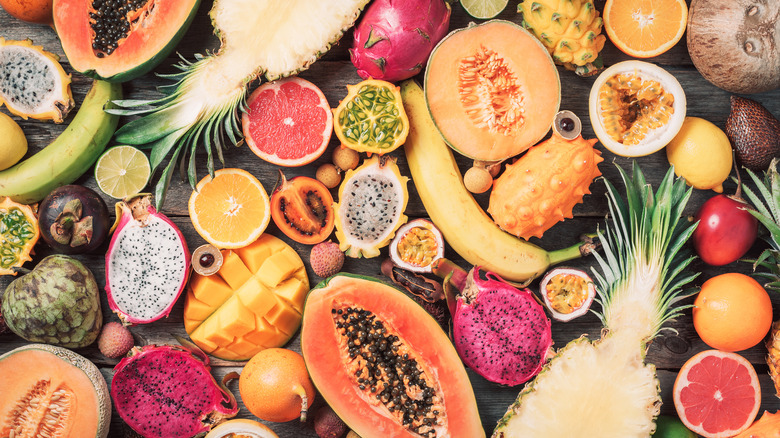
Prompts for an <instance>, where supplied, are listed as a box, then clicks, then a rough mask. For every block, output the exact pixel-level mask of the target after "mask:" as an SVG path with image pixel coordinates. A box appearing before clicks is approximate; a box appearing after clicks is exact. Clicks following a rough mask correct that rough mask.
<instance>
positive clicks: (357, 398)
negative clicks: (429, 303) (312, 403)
mask: <svg viewBox="0 0 780 438" xmlns="http://www.w3.org/2000/svg"><path fill="white" fill-rule="evenodd" d="M301 351H302V352H303V358H304V360H305V361H306V366H307V368H308V369H309V375H310V376H311V379H312V381H313V382H314V385H315V386H316V387H317V389H318V390H319V392H320V394H322V396H323V397H324V398H325V400H326V401H327V402H328V405H330V406H331V407H332V408H333V410H334V411H335V412H336V414H338V416H339V417H340V418H341V419H342V420H344V422H345V423H347V425H348V426H349V427H350V428H351V429H352V430H354V431H355V432H356V433H357V434H358V435H360V436H363V437H376V436H382V437H391V436H392V437H399V436H416V437H420V436H422V437H429V438H432V437H452V438H458V437H464V438H478V437H484V436H485V431H484V429H483V428H482V425H481V423H480V419H479V413H478V412H477V404H476V399H475V398H474V391H473V390H472V388H471V382H470V381H469V377H468V375H467V374H466V370H465V368H464V367H463V364H462V363H461V361H460V358H459V357H458V353H457V352H456V351H455V348H454V347H453V346H452V342H450V340H449V338H448V337H447V335H446V334H445V333H444V331H442V329H441V328H440V327H439V324H438V323H437V322H436V321H435V320H434V319H433V317H431V316H430V315H429V314H428V312H426V311H425V310H424V309H423V308H422V307H420V306H419V305H418V304H417V303H415V302H414V301H413V300H412V299H411V298H409V297H408V296H406V295H405V294H404V293H403V292H401V291H400V290H398V289H396V288H394V287H392V286H389V285H387V284H385V283H382V282H380V281H379V280H376V279H374V278H370V277H360V276H356V275H350V274H337V275H335V276H333V277H330V278H328V279H326V280H324V281H322V282H321V283H320V284H318V285H317V287H315V288H314V289H312V290H311V292H309V296H308V297H307V298H306V306H305V310H304V314H303V328H302V329H301Z"/></svg>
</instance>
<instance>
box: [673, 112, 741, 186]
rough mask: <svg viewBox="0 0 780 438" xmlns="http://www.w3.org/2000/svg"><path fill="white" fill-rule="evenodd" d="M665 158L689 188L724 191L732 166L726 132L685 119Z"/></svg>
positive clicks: (698, 121)
mask: <svg viewBox="0 0 780 438" xmlns="http://www.w3.org/2000/svg"><path fill="white" fill-rule="evenodd" d="M666 158H667V159H668V160H669V164H671V165H673V166H674V173H676V174H677V176H681V177H683V178H685V181H686V182H687V183H688V185H690V186H692V187H694V188H696V189H700V190H709V189H712V190H714V191H715V192H717V193H722V192H723V181H725V180H726V178H728V176H729V173H731V167H732V165H733V162H732V153H731V143H730V142H729V138H728V137H727V136H726V133H725V132H723V130H722V129H720V128H718V127H717V126H715V125H714V124H712V123H711V122H709V121H707V120H704V119H701V118H699V117H686V118H685V121H684V122H683V126H682V128H681V129H680V132H678V133H677V135H676V136H675V137H674V138H673V139H672V141H671V142H670V143H669V144H668V145H667V146H666Z"/></svg>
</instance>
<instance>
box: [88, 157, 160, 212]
mask: <svg viewBox="0 0 780 438" xmlns="http://www.w3.org/2000/svg"><path fill="white" fill-rule="evenodd" d="M151 173H152V172H151V166H150V165H149V159H148V158H146V154H144V153H143V152H141V151H139V150H138V149H136V148H134V147H132V146H114V147H112V148H111V149H109V150H107V151H106V152H104V153H103V155H101V156H100V158H98V160H97V163H96V164H95V180H96V181H97V185H98V187H99V188H100V190H102V191H103V193H105V194H106V195H108V196H110V197H112V198H116V199H123V198H126V197H128V196H131V195H135V194H136V193H138V192H140V191H141V190H142V189H143V188H144V187H146V183H147V182H149V176H150V175H151Z"/></svg>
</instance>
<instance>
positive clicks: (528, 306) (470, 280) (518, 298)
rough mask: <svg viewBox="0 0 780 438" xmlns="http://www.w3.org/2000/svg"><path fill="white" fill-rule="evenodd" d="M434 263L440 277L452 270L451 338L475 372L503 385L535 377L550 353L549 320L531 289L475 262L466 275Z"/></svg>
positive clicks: (517, 383) (452, 266) (450, 301)
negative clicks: (509, 281)
mask: <svg viewBox="0 0 780 438" xmlns="http://www.w3.org/2000/svg"><path fill="white" fill-rule="evenodd" d="M444 264H446V265H448V266H445V267H444V268H442V265H443V264H439V265H438V266H436V265H435V266H434V272H435V273H436V274H437V275H442V273H444V274H446V273H448V272H452V271H455V272H453V275H452V278H451V279H450V282H451V284H454V285H455V287H457V288H458V289H460V290H461V293H460V295H459V296H457V299H455V298H454V297H453V294H452V293H451V292H450V289H451V288H449V287H446V286H447V285H445V290H446V291H447V292H448V295H449V296H448V297H447V302H448V304H449V306H450V311H451V312H452V338H453V342H454V344H455V349H456V350H457V351H458V354H459V355H460V358H461V359H462V360H463V363H465V364H466V365H467V366H468V367H469V368H471V369H473V370H474V371H476V372H477V374H479V375H481V376H482V377H484V378H486V379H487V380H490V381H491V382H495V383H500V384H502V385H509V386H514V385H519V384H521V383H525V382H527V381H528V380H531V378H533V377H534V376H535V375H537V374H538V373H539V371H541V369H542V365H544V363H545V361H546V360H547V358H548V356H549V355H550V354H551V353H552V332H551V329H550V319H549V318H547V315H546V314H545V313H544V309H543V308H542V306H541V305H540V304H539V303H538V302H537V301H536V299H534V296H533V292H531V291H530V290H528V289H522V290H521V289H517V288H515V287H514V286H512V285H510V284H508V283H506V282H505V281H504V280H502V279H501V278H500V277H499V276H498V275H496V274H494V273H492V272H485V271H482V272H484V276H485V279H483V278H482V277H481V276H480V269H479V267H478V266H475V267H474V268H473V269H472V270H471V271H470V272H469V273H468V274H466V273H465V272H464V271H463V270H461V269H460V268H458V267H457V266H454V265H452V264H451V263H449V262H448V261H444Z"/></svg>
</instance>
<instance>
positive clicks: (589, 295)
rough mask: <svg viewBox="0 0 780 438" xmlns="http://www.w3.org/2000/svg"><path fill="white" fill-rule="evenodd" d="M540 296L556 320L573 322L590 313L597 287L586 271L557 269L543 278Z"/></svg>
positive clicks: (540, 285)
mask: <svg viewBox="0 0 780 438" xmlns="http://www.w3.org/2000/svg"><path fill="white" fill-rule="evenodd" d="M539 294H540V295H541V296H542V299H543V300H544V306H545V307H546V308H547V310H548V311H549V312H550V315H551V316H552V317H553V318H554V319H555V320H557V321H571V320H572V319H574V318H577V317H580V316H582V315H584V314H585V313H587V312H588V309H590V305H591V303H593V298H594V297H595V296H596V286H595V285H594V283H593V280H591V278H590V277H589V276H588V274H586V273H585V271H582V270H580V269H574V268H555V269H552V270H551V271H549V272H548V273H547V274H545V276H544V277H543V278H542V281H541V282H540V283H539Z"/></svg>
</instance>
